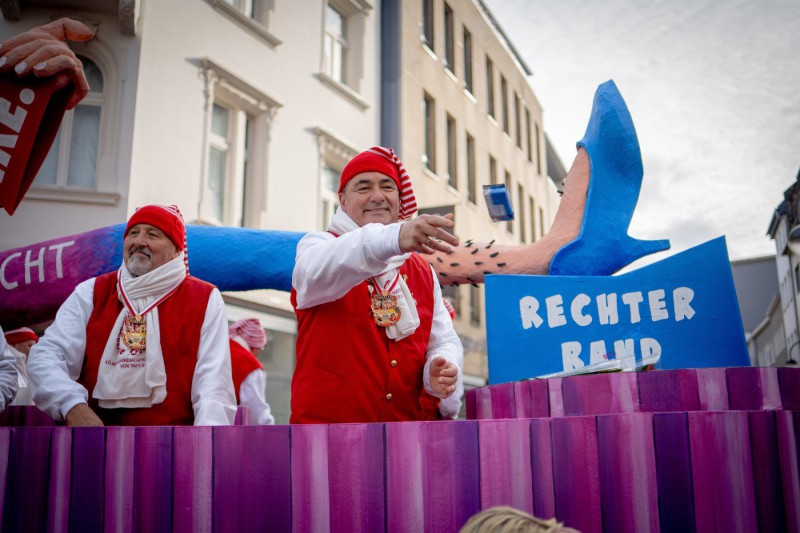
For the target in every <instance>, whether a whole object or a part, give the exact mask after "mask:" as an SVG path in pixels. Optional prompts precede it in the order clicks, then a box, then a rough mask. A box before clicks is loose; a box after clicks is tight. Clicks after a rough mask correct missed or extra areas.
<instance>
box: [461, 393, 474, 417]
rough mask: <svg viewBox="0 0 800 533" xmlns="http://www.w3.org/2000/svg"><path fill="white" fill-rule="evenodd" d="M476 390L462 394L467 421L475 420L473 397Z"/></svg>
mask: <svg viewBox="0 0 800 533" xmlns="http://www.w3.org/2000/svg"><path fill="white" fill-rule="evenodd" d="M476 394H477V389H470V390H468V391H466V392H465V393H464V403H465V404H466V411H467V420H475V419H476V418H477V413H476V408H475V396H476Z"/></svg>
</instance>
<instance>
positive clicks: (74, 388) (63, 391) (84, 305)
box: [28, 278, 236, 426]
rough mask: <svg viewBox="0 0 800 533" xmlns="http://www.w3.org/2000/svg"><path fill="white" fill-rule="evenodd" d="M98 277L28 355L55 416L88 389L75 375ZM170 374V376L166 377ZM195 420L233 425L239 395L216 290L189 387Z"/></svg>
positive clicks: (39, 394) (33, 382)
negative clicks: (232, 371)
mask: <svg viewBox="0 0 800 533" xmlns="http://www.w3.org/2000/svg"><path fill="white" fill-rule="evenodd" d="M93 297H94V278H92V279H90V280H87V281H84V282H83V283H81V284H80V285H78V286H77V287H76V288H75V290H74V291H73V293H72V294H71V295H70V296H69V298H67V300H66V301H65V302H64V304H63V305H62V306H61V308H60V309H59V310H58V313H57V314H56V319H55V321H54V322H53V324H51V325H50V327H49V328H47V331H45V334H44V336H43V337H42V338H41V339H39V342H38V343H36V344H35V345H34V346H33V347H32V348H31V352H30V354H29V355H28V378H29V380H30V386H31V392H32V395H33V401H34V402H35V403H36V405H37V406H38V407H39V408H40V409H42V410H43V411H45V412H46V413H48V414H49V415H50V416H52V417H53V418H54V419H55V420H59V421H60V420H64V417H65V416H66V414H67V413H68V412H69V411H70V410H71V409H72V408H73V407H75V406H76V405H78V404H81V403H88V398H89V396H88V395H89V392H88V391H87V390H86V389H85V388H84V387H83V386H82V385H81V384H80V383H78V382H77V381H75V380H77V379H78V377H79V376H80V373H81V368H82V366H83V360H84V356H85V353H86V326H87V324H88V323H89V318H90V317H91V315H92V310H93V309H94V303H93ZM167 379H169V376H168V377H167ZM191 399H192V406H193V408H194V417H195V418H194V425H196V426H217V425H231V424H233V421H234V419H235V416H236V396H235V394H234V392H233V379H232V378H231V358H230V347H229V345H228V323H227V318H226V313H225V307H224V304H223V301H222V295H220V293H219V291H218V290H217V289H214V290H212V291H211V294H210V295H209V299H208V305H207V307H206V314H205V318H204V320H203V326H202V328H201V330H200V345H199V348H198V351H197V364H196V366H195V371H194V376H193V378H192V391H191Z"/></svg>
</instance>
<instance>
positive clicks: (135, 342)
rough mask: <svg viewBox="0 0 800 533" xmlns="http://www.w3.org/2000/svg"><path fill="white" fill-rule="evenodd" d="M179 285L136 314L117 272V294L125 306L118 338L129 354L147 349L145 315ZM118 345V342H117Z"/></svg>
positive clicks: (120, 276) (173, 292) (171, 293)
mask: <svg viewBox="0 0 800 533" xmlns="http://www.w3.org/2000/svg"><path fill="white" fill-rule="evenodd" d="M178 287H180V284H178V285H176V286H175V287H174V288H173V289H172V290H171V291H169V292H167V293H166V294H164V295H163V296H161V297H160V298H157V299H156V301H154V302H153V303H151V304H150V305H148V306H147V307H146V308H145V309H144V310H142V312H141V313H140V312H137V310H136V308H135V307H134V306H133V303H132V302H131V299H130V298H129V297H128V293H127V291H126V290H125V285H124V284H123V283H122V275H121V274H120V271H117V294H118V295H120V299H121V300H122V303H123V304H124V305H125V318H124V320H123V321H122V329H121V330H120V337H122V342H124V343H125V346H127V347H128V348H129V349H130V350H131V352H134V351H135V350H139V351H144V350H145V348H146V347H147V318H146V315H147V313H149V312H150V311H152V310H153V309H155V308H156V306H158V304H160V303H161V302H163V301H164V300H166V299H167V298H169V297H170V296H172V295H173V294H175V291H177V290H178ZM117 342H118V343H119V341H117Z"/></svg>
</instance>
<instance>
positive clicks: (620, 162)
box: [549, 81, 670, 276]
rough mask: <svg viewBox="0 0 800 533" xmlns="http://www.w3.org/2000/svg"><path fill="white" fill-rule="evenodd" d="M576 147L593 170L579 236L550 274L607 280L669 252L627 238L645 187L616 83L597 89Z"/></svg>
mask: <svg viewBox="0 0 800 533" xmlns="http://www.w3.org/2000/svg"><path fill="white" fill-rule="evenodd" d="M578 147H580V148H583V149H584V150H586V153H587V155H588V156H589V162H590V169H591V170H590V176H589V189H588V192H587V193H586V207H585V208H584V213H583V222H582V223H581V231H580V233H579V234H578V237H577V238H576V239H575V240H573V241H572V242H570V243H568V244H566V245H565V246H563V247H562V248H561V249H559V250H558V251H557V252H556V254H555V255H554V256H553V259H552V261H551V262H550V271H549V273H550V274H551V275H561V276H608V275H611V274H613V273H614V272H616V271H617V270H619V269H621V268H622V267H624V266H626V265H629V264H630V263H632V262H633V261H635V260H637V259H639V258H640V257H643V256H645V255H648V254H652V253H655V252H660V251H663V250H667V249H668V248H669V247H670V244H669V241H668V240H655V241H643V240H639V239H635V238H633V237H630V236H629V235H628V228H629V226H630V223H631V217H632V216H633V210H634V209H635V208H636V202H637V200H638V199H639V190H640V189H641V186H642V176H643V169H642V154H641V152H640V151H639V141H638V139H637V137H636V130H635V129H634V127H633V120H632V119H631V115H630V113H629V112H628V108H627V106H626V105H625V101H624V100H623V99H622V95H621V94H620V93H619V90H618V89H617V86H616V84H614V82H613V81H607V82H605V83H603V84H602V85H600V86H599V87H598V88H597V91H596V92H595V95H594V103H593V104H592V114H591V117H590V118H589V125H588V126H587V128H586V133H585V134H584V136H583V139H581V140H580V141H578Z"/></svg>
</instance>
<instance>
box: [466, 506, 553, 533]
mask: <svg viewBox="0 0 800 533" xmlns="http://www.w3.org/2000/svg"><path fill="white" fill-rule="evenodd" d="M562 527H564V525H563V524H562V523H561V522H558V521H556V519H555V518H551V519H549V520H542V519H541V518H536V517H535V516H532V515H529V514H528V513H526V512H524V511H520V510H519V509H514V508H513V507H506V506H498V507H491V508H489V509H485V510H483V511H481V512H479V513H478V514H475V515H473V516H472V518H470V519H469V520H467V523H466V524H464V526H463V527H462V528H461V530H460V531H459V533H547V532H549V531H558V530H559V529H561V528H562Z"/></svg>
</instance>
